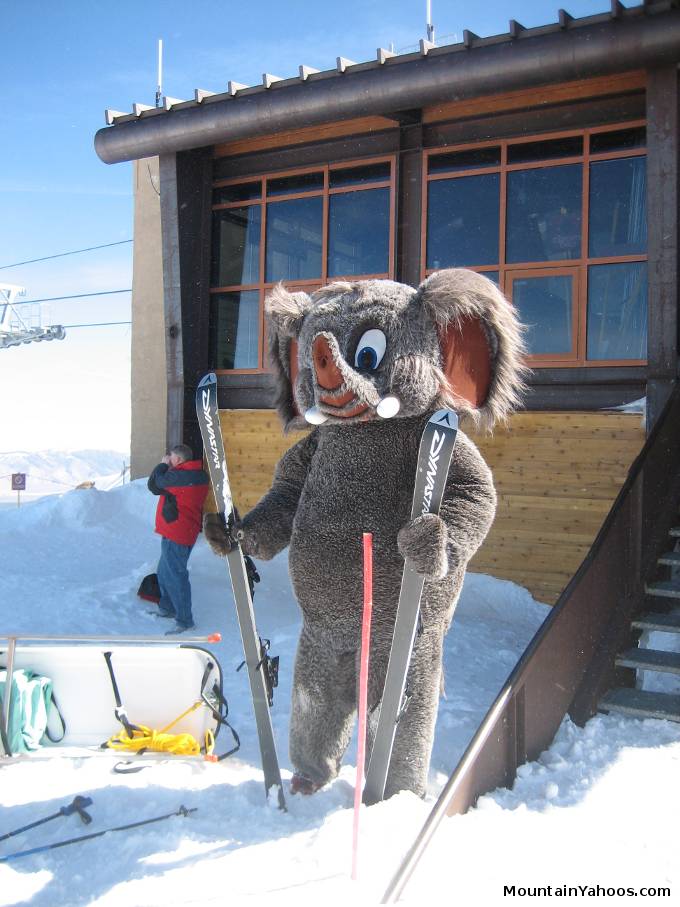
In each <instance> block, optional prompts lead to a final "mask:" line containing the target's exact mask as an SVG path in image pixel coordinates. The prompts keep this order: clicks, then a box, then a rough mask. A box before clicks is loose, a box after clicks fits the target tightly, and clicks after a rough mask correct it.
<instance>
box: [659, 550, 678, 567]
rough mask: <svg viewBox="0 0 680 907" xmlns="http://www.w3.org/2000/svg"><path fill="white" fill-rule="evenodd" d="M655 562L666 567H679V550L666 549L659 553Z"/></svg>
mask: <svg viewBox="0 0 680 907" xmlns="http://www.w3.org/2000/svg"><path fill="white" fill-rule="evenodd" d="M657 563H659V564H664V565H667V566H668V567H680V551H667V552H666V553H665V554H662V555H661V557H660V558H659V559H658V561H657Z"/></svg>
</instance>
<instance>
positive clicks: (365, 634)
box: [352, 532, 373, 881]
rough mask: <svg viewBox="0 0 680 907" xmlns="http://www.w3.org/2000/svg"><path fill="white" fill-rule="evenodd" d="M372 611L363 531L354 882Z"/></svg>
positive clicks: (369, 550)
mask: <svg viewBox="0 0 680 907" xmlns="http://www.w3.org/2000/svg"><path fill="white" fill-rule="evenodd" d="M372 610H373V536H372V535H371V533H370V532H364V614H363V619H362V622H361V667H360V670H359V703H358V705H359V732H358V742H357V780H356V785H355V787H354V830H353V835H352V879H353V880H354V881H356V879H357V870H358V856H359V811H360V809H361V793H362V787H363V780H364V763H365V761H366V713H367V711H368V653H369V649H370V645H371V613H372Z"/></svg>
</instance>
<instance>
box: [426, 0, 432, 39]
mask: <svg viewBox="0 0 680 907" xmlns="http://www.w3.org/2000/svg"><path fill="white" fill-rule="evenodd" d="M425 16H426V18H427V40H428V41H429V42H430V43H431V44H434V25H433V24H432V0H426V3H425Z"/></svg>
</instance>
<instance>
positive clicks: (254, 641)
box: [196, 372, 286, 809]
mask: <svg viewBox="0 0 680 907" xmlns="http://www.w3.org/2000/svg"><path fill="white" fill-rule="evenodd" d="M196 414H197V416H198V424H199V425H200V427H201V437H202V438H203V446H204V448H205V454H206V458H207V462H208V473H209V475H210V481H211V482H212V487H213V492H214V494H215V502H216V504H217V508H218V511H219V513H220V514H221V516H222V517H223V519H224V521H225V526H226V528H227V530H228V531H229V533H230V535H231V538H232V550H231V552H230V553H229V554H228V555H227V564H228V566H229V575H230V577H231V585H232V589H233V592H234V602H235V604H236V614H237V617H238V624H239V629H240V631H241V640H242V642H243V653H244V656H245V664H246V666H247V669H248V678H249V680H250V692H251V696H252V699H253V709H254V711H255V723H256V726H257V736H258V739H259V743H260V754H261V757H262V769H263V771H264V785H265V790H266V792H267V796H269V791H270V790H271V788H272V787H276V788H277V796H278V804H279V808H280V809H285V808H286V801H285V799H284V796H283V784H282V783H281V771H280V769H279V760H278V757H277V755H276V744H275V742H274V730H273V728H272V720H271V715H270V713H269V704H270V702H271V667H270V662H271V661H273V659H269V656H268V655H267V648H268V645H267V646H265V645H264V644H263V641H262V640H261V639H260V637H259V635H258V632H257V628H256V626H255V614H254V611H253V598H252V592H251V588H252V587H251V582H250V574H249V571H248V569H247V565H246V560H245V558H244V556H243V552H242V551H241V545H240V544H239V540H238V539H237V538H235V537H234V535H235V534H233V530H234V523H235V519H236V516H235V511H234V503H233V500H232V496H231V488H230V485H229V476H228V474H227V460H226V456H225V452H224V441H223V438H222V429H221V426H220V419H219V411H218V407H217V378H216V376H215V375H214V374H213V373H212V372H211V373H210V374H209V375H206V376H205V377H204V378H203V379H202V380H201V382H200V384H199V385H198V388H197V390H196ZM251 573H252V571H251Z"/></svg>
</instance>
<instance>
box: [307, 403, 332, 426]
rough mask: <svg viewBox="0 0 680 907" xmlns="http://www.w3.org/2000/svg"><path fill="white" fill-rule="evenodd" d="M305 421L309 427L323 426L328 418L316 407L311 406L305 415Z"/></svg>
mask: <svg viewBox="0 0 680 907" xmlns="http://www.w3.org/2000/svg"><path fill="white" fill-rule="evenodd" d="M305 419H306V420H307V422H309V424H310V425H323V423H324V422H327V421H328V416H327V415H326V414H325V413H322V412H321V410H320V409H319V407H318V406H312V407H311V409H308V410H307V412H306V413H305Z"/></svg>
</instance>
